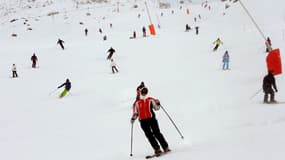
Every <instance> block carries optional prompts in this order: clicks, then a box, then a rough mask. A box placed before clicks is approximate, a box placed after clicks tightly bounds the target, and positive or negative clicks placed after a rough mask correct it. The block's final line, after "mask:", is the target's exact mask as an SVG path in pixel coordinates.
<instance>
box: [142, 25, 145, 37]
mask: <svg viewBox="0 0 285 160" xmlns="http://www.w3.org/2000/svg"><path fill="white" fill-rule="evenodd" d="M142 32H143V37H146V29H145V27H144V26H143V28H142Z"/></svg>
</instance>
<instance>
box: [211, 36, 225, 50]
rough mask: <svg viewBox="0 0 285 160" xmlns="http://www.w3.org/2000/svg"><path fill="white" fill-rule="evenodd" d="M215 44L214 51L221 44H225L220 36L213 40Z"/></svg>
mask: <svg viewBox="0 0 285 160" xmlns="http://www.w3.org/2000/svg"><path fill="white" fill-rule="evenodd" d="M213 44H216V46H215V47H214V48H213V51H216V50H217V49H218V48H219V46H220V45H221V44H223V42H222V41H221V40H220V38H218V39H217V40H215V42H213Z"/></svg>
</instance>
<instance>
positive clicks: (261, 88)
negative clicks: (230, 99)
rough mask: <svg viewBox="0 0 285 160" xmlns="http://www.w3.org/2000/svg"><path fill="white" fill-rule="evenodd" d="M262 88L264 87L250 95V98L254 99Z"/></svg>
mask: <svg viewBox="0 0 285 160" xmlns="http://www.w3.org/2000/svg"><path fill="white" fill-rule="evenodd" d="M261 90H262V88H260V89H259V90H258V91H257V92H256V93H254V95H252V96H251V97H250V100H252V99H253V98H254V97H255V96H256V95H257V94H258V93H259V92H260V91H261Z"/></svg>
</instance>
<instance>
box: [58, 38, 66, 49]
mask: <svg viewBox="0 0 285 160" xmlns="http://www.w3.org/2000/svg"><path fill="white" fill-rule="evenodd" d="M63 43H65V42H64V41H63V40H61V39H58V40H57V44H59V45H60V47H61V48H62V50H64V45H63Z"/></svg>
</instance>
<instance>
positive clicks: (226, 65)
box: [223, 51, 230, 70]
mask: <svg viewBox="0 0 285 160" xmlns="http://www.w3.org/2000/svg"><path fill="white" fill-rule="evenodd" d="M229 62H230V56H229V53H228V51H226V52H225V54H224V55H223V63H224V64H223V70H227V69H229Z"/></svg>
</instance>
